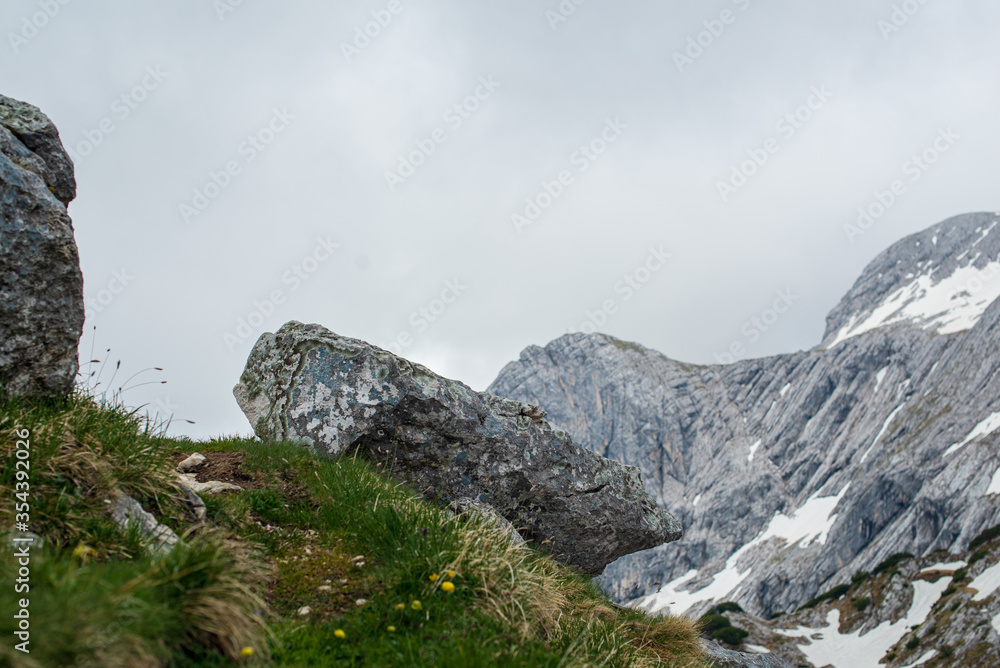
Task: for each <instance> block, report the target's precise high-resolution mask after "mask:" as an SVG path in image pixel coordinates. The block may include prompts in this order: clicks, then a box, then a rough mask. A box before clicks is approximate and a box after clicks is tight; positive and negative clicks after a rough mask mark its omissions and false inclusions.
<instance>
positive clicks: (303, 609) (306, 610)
mask: <svg viewBox="0 0 1000 668" xmlns="http://www.w3.org/2000/svg"><path fill="white" fill-rule="evenodd" d="M310 612H312V608H310V607H309V606H308V605H303V606H302V607H301V608H299V617H305V616H306V615H308V614H309V613H310Z"/></svg>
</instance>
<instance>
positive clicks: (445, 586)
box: [441, 582, 455, 594]
mask: <svg viewBox="0 0 1000 668" xmlns="http://www.w3.org/2000/svg"><path fill="white" fill-rule="evenodd" d="M441 591H443V592H447V593H449V594H450V593H451V592H453V591H455V585H453V584H452V583H450V582H442V583H441Z"/></svg>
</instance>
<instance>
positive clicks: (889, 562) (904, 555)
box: [872, 552, 913, 575]
mask: <svg viewBox="0 0 1000 668" xmlns="http://www.w3.org/2000/svg"><path fill="white" fill-rule="evenodd" d="M912 558H913V555H912V554H910V553H909V552H897V553H896V554H893V555H890V556H889V557H887V558H886V559H885V560H883V561H882V562H881V563H880V564H879V565H878V566H876V567H875V568H873V569H872V575H878V574H879V573H882V572H884V571H888V570H890V569H894V568H895V567H896V566H897V565H899V563H900V562H901V561H904V560H905V559H912Z"/></svg>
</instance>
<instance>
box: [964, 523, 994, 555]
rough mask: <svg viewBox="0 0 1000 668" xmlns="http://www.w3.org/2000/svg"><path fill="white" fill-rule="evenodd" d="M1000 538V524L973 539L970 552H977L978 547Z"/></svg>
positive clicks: (970, 543)
mask: <svg viewBox="0 0 1000 668" xmlns="http://www.w3.org/2000/svg"><path fill="white" fill-rule="evenodd" d="M996 538H1000V524H998V525H996V526H993V527H990V528H988V529H984V530H983V531H982V532H981V533H980V534H979V535H978V536H976V537H975V538H973V539H972V540H971V541H970V542H969V551H970V552H971V551H972V550H975V549H976V548H977V547H980V546H982V545H986V544H987V543H989V542H991V541H993V540H995V539H996Z"/></svg>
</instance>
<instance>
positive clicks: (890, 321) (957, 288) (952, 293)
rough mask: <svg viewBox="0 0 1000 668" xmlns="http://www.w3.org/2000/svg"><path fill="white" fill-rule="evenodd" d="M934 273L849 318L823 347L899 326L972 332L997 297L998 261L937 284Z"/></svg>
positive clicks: (999, 294) (959, 271)
mask: <svg viewBox="0 0 1000 668" xmlns="http://www.w3.org/2000/svg"><path fill="white" fill-rule="evenodd" d="M991 229H992V228H991ZM980 240H982V237H980ZM934 273H935V270H934V269H932V270H931V271H930V272H929V273H927V274H924V275H922V276H917V277H916V278H914V279H913V281H912V282H910V283H909V284H907V285H904V286H903V287H901V288H899V289H898V290H896V291H895V292H893V293H892V294H890V295H889V296H888V297H887V298H886V299H885V301H883V302H882V303H881V304H880V305H878V306H877V307H875V308H874V309H872V310H871V311H869V312H867V313H866V314H854V315H852V316H851V318H850V320H848V321H847V323H846V324H845V325H844V326H843V327H841V329H840V331H838V332H837V334H836V336H835V337H834V339H833V341H831V342H830V344H829V345H828V346H827V347H828V348H833V347H834V346H836V345H837V344H839V343H842V342H844V341H846V340H847V339H849V338H851V337H854V336H858V335H860V334H864V333H865V332H870V331H872V330H874V329H878V328H880V327H887V326H889V325H894V324H897V323H901V322H909V323H912V324H914V325H916V326H918V327H920V328H921V329H925V330H928V331H931V332H934V333H936V334H954V333H956V332H964V331H965V330H967V329H972V327H973V326H974V325H975V324H976V323H977V322H979V319H980V318H981V317H982V315H983V312H985V311H986V308H987V307H988V306H989V305H990V304H992V303H993V301H994V300H995V299H997V298H998V297H1000V280H997V276H998V274H1000V261H996V262H990V263H988V264H987V265H986V266H984V267H982V268H981V269H980V268H976V267H975V266H973V265H972V264H968V265H966V266H964V267H960V268H958V269H956V270H955V271H954V272H952V274H951V275H949V276H947V277H945V278H942V279H940V280H937V281H935V280H934Z"/></svg>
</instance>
